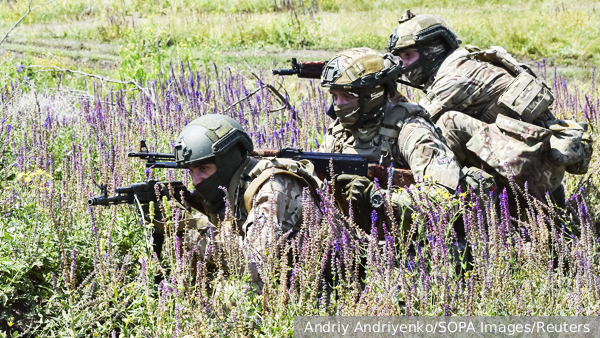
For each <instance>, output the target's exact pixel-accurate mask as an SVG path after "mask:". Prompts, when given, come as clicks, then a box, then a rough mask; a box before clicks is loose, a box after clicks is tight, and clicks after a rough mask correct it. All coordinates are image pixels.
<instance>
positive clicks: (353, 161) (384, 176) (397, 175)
mask: <svg viewBox="0 0 600 338" xmlns="http://www.w3.org/2000/svg"><path fill="white" fill-rule="evenodd" d="M128 156H129V157H138V158H141V159H143V160H146V167H147V168H182V167H179V166H178V165H177V163H176V162H175V161H174V160H175V155H173V154H164V153H151V152H148V147H147V146H146V142H145V141H143V140H142V141H141V144H140V151H139V152H132V153H129V154H128ZM250 156H252V157H279V158H289V159H292V160H296V161H299V160H309V161H311V162H312V163H313V165H314V166H315V172H316V173H317V176H319V178H320V179H322V180H323V179H328V180H330V179H331V174H330V169H329V161H330V160H331V161H332V162H333V172H334V173H335V174H351V175H359V176H366V177H370V178H377V179H378V180H379V182H380V184H381V186H382V187H385V186H386V185H387V181H388V168H386V167H383V166H380V165H379V164H377V163H375V162H369V161H367V160H365V159H364V158H363V157H362V156H360V155H358V154H356V155H355V154H337V153H317V152H310V151H302V150H300V149H294V148H283V149H269V148H259V149H255V150H254V151H253V152H252V154H250ZM159 159H160V160H163V161H157V160H159ZM392 175H393V178H392V184H393V185H395V186H399V187H403V186H405V185H411V184H413V183H415V180H414V177H413V176H412V172H411V171H410V170H407V169H396V168H392Z"/></svg>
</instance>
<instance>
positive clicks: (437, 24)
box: [388, 9, 462, 55]
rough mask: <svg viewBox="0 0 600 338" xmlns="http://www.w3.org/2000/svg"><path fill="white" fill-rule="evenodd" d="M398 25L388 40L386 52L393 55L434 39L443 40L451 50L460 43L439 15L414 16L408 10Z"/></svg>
mask: <svg viewBox="0 0 600 338" xmlns="http://www.w3.org/2000/svg"><path fill="white" fill-rule="evenodd" d="M398 23H399V24H400V25H399V26H398V28H396V29H395V30H394V32H393V33H392V35H391V36H390V39H389V40H388V50H389V51H390V52H391V53H392V54H394V55H398V53H399V51H400V50H402V49H406V48H410V47H415V46H417V45H419V44H422V43H425V42H427V41H429V40H432V39H434V38H436V37H441V38H443V39H444V40H445V41H446V43H448V46H449V47H450V48H451V49H456V48H458V46H459V45H460V43H461V42H462V41H461V40H460V39H459V38H458V37H457V36H456V34H454V32H453V31H452V28H451V27H450V25H449V24H448V23H447V22H446V20H444V19H442V18H441V17H440V16H439V15H431V14H422V15H416V14H415V13H413V12H411V11H410V9H409V10H407V11H406V13H404V14H403V15H402V17H401V18H400V20H398Z"/></svg>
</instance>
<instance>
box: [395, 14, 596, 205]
mask: <svg viewBox="0 0 600 338" xmlns="http://www.w3.org/2000/svg"><path fill="white" fill-rule="evenodd" d="M460 44H461V40H460V39H458V37H457V36H456V34H454V32H453V31H452V29H451V28H450V25H449V24H448V23H447V22H446V21H445V20H444V19H442V18H441V17H439V16H437V15H415V14H414V13H412V12H411V11H410V10H408V11H407V12H406V13H405V14H404V15H403V16H402V18H401V19H400V20H399V26H398V28H396V30H394V32H393V33H392V35H391V36H390V39H389V41H388V49H389V51H390V52H391V53H392V54H394V55H396V56H398V58H399V59H401V60H402V63H403V74H404V75H405V76H406V78H407V79H408V81H409V82H410V83H411V84H412V85H414V86H415V87H420V88H421V89H422V90H423V91H424V92H425V96H424V97H423V98H422V99H421V100H420V101H419V103H420V104H421V105H422V106H423V107H424V108H425V109H426V110H427V111H428V112H429V113H430V114H431V119H432V121H433V122H435V123H436V125H437V126H438V127H439V128H440V129H441V133H442V135H443V136H444V138H445V139H446V142H447V144H448V146H449V147H450V149H452V151H453V152H454V154H455V155H456V156H457V159H458V160H459V162H460V163H461V164H463V165H467V166H477V167H481V166H483V167H485V168H486V170H487V171H488V172H490V173H493V174H494V176H495V177H496V181H497V182H498V183H502V184H504V185H507V184H508V179H509V177H513V178H514V179H515V181H516V182H517V183H520V184H523V183H525V182H528V184H529V188H530V191H531V192H532V193H533V194H534V195H536V196H537V197H538V198H541V197H543V194H544V193H545V192H546V191H550V192H552V193H553V195H554V199H555V202H556V203H557V204H559V205H563V204H564V188H563V186H562V183H561V182H562V178H563V176H564V172H565V170H566V171H567V172H570V173H574V174H582V173H585V172H586V171H587V168H588V166H589V161H590V158H591V150H592V148H591V138H590V135H589V133H588V132H587V124H586V123H575V122H574V121H564V120H557V119H556V118H555V117H554V115H553V114H552V112H551V111H550V109H549V107H550V105H551V104H552V101H553V97H552V93H551V90H550V88H549V87H548V85H547V84H546V83H545V82H544V81H543V79H542V78H540V77H539V76H537V75H536V74H535V72H533V70H531V68H529V67H528V66H527V65H524V64H522V63H519V62H518V61H517V60H516V59H515V58H514V57H512V56H511V55H510V54H508V53H507V52H506V50H504V49H503V48H501V47H497V46H492V47H491V48H490V49H488V50H481V49H479V48H477V47H474V46H469V45H467V46H465V47H464V48H460Z"/></svg>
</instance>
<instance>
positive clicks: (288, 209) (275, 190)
mask: <svg viewBox="0 0 600 338" xmlns="http://www.w3.org/2000/svg"><path fill="white" fill-rule="evenodd" d="M252 150H253V145H252V140H251V139H250V137H249V136H248V134H247V133H246V132H245V131H244V130H243V128H242V127H241V125H240V124H239V123H238V122H236V121H235V120H233V119H232V118H230V117H227V116H223V115H205V116H202V117H199V118H197V119H195V120H194V121H192V122H191V123H190V124H188V125H187V126H186V127H185V128H184V129H183V131H182V132H181V134H180V135H179V138H178V140H177V143H176V145H175V159H176V161H177V163H178V165H179V166H184V167H187V168H188V169H189V170H190V174H191V176H192V181H193V184H194V187H195V191H194V192H192V195H193V196H196V199H197V200H198V201H200V203H196V204H192V205H193V206H194V207H195V208H197V209H199V211H200V212H202V213H204V214H206V215H207V216H208V217H209V218H210V221H211V223H212V224H213V225H217V224H221V226H230V227H234V228H237V230H238V232H239V233H240V234H241V235H242V237H243V238H244V240H245V244H246V247H247V248H248V249H249V250H248V252H246V253H245V254H246V256H247V259H248V262H249V266H248V268H249V273H250V276H251V281H252V282H254V283H255V284H256V285H257V286H258V289H259V290H260V289H262V281H261V278H260V274H259V271H260V262H261V260H262V256H263V255H264V253H265V252H266V250H267V249H268V247H269V246H270V245H273V244H274V243H276V241H277V240H279V239H280V238H281V236H283V235H286V236H294V234H295V233H297V232H298V231H299V230H300V225H301V224H302V222H303V216H302V207H303V203H304V202H305V201H304V199H303V190H304V188H305V187H308V188H309V189H310V190H311V191H312V194H308V195H307V196H310V198H311V199H312V198H316V197H315V193H316V190H317V189H320V188H321V184H322V183H321V181H320V180H319V179H318V178H317V177H316V175H314V170H313V167H312V164H311V163H310V162H307V161H306V162H305V161H293V160H289V159H262V160H257V159H254V158H250V157H248V154H249V153H251V152H252ZM220 187H226V188H227V196H226V195H225V192H224V190H223V189H221V188H220ZM226 200H227V201H228V204H229V206H230V208H231V210H230V211H231V214H230V217H228V215H226V202H225V201H226ZM231 216H232V217H233V219H231ZM224 221H225V222H224ZM211 227H212V225H211ZM213 231H214V228H213ZM218 237H219V236H218V235H217V236H216V238H217V242H218ZM203 241H204V242H205V241H206V238H203V237H202V236H199V235H196V238H195V242H196V243H199V244H202V243H203ZM192 242H194V241H192ZM217 244H218V243H217ZM201 249H202V248H201Z"/></svg>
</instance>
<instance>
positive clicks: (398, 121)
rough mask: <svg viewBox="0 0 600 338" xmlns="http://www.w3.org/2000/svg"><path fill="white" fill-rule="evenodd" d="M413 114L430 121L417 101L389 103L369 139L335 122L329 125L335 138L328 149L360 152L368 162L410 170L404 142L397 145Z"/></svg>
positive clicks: (339, 151) (345, 152) (340, 151)
mask: <svg viewBox="0 0 600 338" xmlns="http://www.w3.org/2000/svg"><path fill="white" fill-rule="evenodd" d="M412 116H420V117H422V118H424V119H426V120H427V121H430V117H429V114H428V113H427V112H426V111H425V109H423V107H421V106H420V105H418V104H415V103H409V102H400V103H397V104H395V105H394V104H391V103H388V104H387V105H386V106H385V108H384V114H383V118H382V120H381V124H380V125H379V131H378V133H377V135H375V137H373V139H371V140H370V141H368V142H361V141H359V140H358V139H357V138H355V137H354V135H353V133H354V131H352V130H349V129H346V128H344V127H343V126H342V125H341V124H340V123H339V121H336V122H335V123H334V125H333V126H331V127H330V133H331V136H332V137H333V139H334V141H333V144H332V145H331V146H330V147H329V148H328V149H327V150H328V151H330V152H335V153H344V154H359V155H361V156H362V157H363V158H365V159H366V160H368V161H369V162H376V163H378V164H379V165H382V166H390V165H391V164H392V163H393V164H394V167H396V168H405V169H408V168H409V166H408V163H407V162H406V161H405V159H404V157H403V156H402V154H401V153H400V146H402V145H399V144H398V136H399V135H400V131H401V130H402V128H404V127H405V122H406V121H407V120H408V119H410V118H411V117H412ZM432 125H433V123H432Z"/></svg>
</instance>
